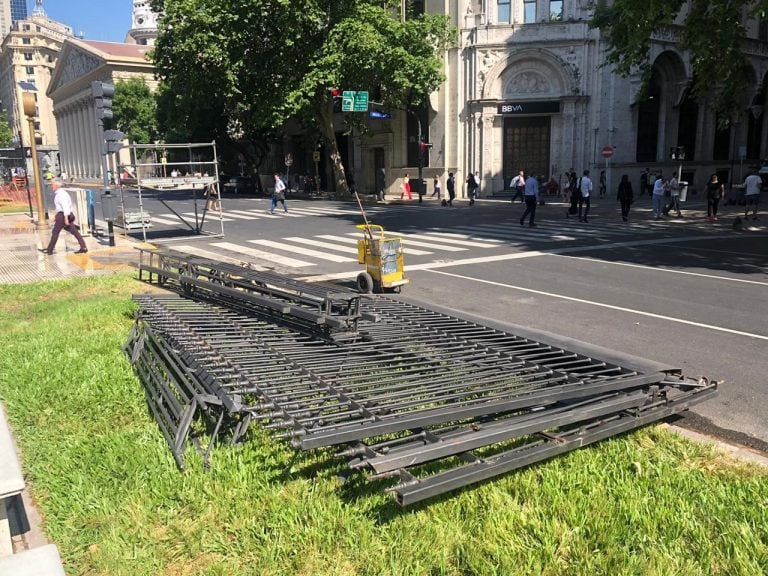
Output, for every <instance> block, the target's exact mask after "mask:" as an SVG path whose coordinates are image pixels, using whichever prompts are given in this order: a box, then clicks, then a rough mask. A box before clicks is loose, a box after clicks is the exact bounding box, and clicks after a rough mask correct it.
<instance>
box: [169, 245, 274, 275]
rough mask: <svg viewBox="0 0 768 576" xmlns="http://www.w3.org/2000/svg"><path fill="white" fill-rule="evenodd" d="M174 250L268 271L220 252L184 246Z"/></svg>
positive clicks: (176, 247) (175, 247)
mask: <svg viewBox="0 0 768 576" xmlns="http://www.w3.org/2000/svg"><path fill="white" fill-rule="evenodd" d="M173 249H174V250H179V251H180V252H186V253H187V254H192V255H193V256H202V257H203V258H208V259H209V260H215V261H216V262H227V263H229V264H237V265H238V266H247V267H248V268H251V269H252V270H267V268H265V267H264V266H257V265H255V264H251V263H250V262H246V261H244V260H243V259H238V258H232V257H230V256H225V255H224V254H220V253H219V252H211V251H210V250H205V249H203V248H199V247H197V246H192V245H188V244H183V245H181V246H174V247H173Z"/></svg>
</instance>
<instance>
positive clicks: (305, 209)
mask: <svg viewBox="0 0 768 576" xmlns="http://www.w3.org/2000/svg"><path fill="white" fill-rule="evenodd" d="M267 206H268V204H267V203H264V204H262V205H261V206H260V207H258V208H251V209H247V210H234V209H233V210H224V212H223V213H222V217H221V220H222V221H223V222H235V221H242V220H274V219H278V218H307V217H318V216H359V215H360V211H359V210H356V209H355V210H353V209H351V208H350V209H347V208H339V207H336V206H304V204H303V203H302V204H299V203H296V204H294V203H290V202H289V204H288V212H284V211H283V209H282V206H279V208H278V209H276V211H275V213H274V214H270V213H269V212H268V211H267V210H266V207H267ZM382 212H392V208H391V207H390V208H386V207H383V206H371V207H366V213H367V214H369V215H373V216H375V215H377V214H380V213H382ZM179 216H181V217H183V218H185V219H190V220H194V219H195V217H196V216H197V217H199V216H200V214H199V213H198V214H195V212H180V213H179V214H178V215H177V214H174V213H173V212H164V213H160V214H151V215H150V221H151V222H152V223H153V224H163V225H166V226H178V224H179ZM208 218H209V219H214V220H216V221H218V220H219V215H218V213H216V212H214V211H210V212H208Z"/></svg>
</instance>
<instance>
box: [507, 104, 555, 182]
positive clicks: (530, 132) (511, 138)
mask: <svg viewBox="0 0 768 576" xmlns="http://www.w3.org/2000/svg"><path fill="white" fill-rule="evenodd" d="M550 127H551V118H550V117H549V116H529V117H514V116H507V117H505V118H504V168H503V170H504V182H505V185H506V183H508V182H509V181H510V179H511V178H512V176H513V175H515V174H517V173H518V172H519V171H520V170H525V173H526V175H527V174H536V175H537V176H541V177H545V178H546V177H547V176H549V148H550Z"/></svg>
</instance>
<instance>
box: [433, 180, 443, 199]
mask: <svg viewBox="0 0 768 576" xmlns="http://www.w3.org/2000/svg"><path fill="white" fill-rule="evenodd" d="M432 187H433V190H432V196H437V197H438V198H442V197H443V191H442V190H441V189H440V177H439V176H435V179H434V180H433V182H432Z"/></svg>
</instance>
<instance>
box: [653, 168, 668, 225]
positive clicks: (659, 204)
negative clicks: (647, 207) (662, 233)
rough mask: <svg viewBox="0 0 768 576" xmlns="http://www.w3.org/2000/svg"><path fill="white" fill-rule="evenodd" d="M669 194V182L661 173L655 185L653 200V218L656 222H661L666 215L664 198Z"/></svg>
mask: <svg viewBox="0 0 768 576" xmlns="http://www.w3.org/2000/svg"><path fill="white" fill-rule="evenodd" d="M666 193H667V181H666V180H664V176H663V175H662V173H661V172H659V175H658V176H657V177H656V181H655V182H654V183H653V194H652V195H651V200H652V202H653V217H654V218H655V219H656V220H661V218H662V216H663V214H664V196H665V195H666Z"/></svg>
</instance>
